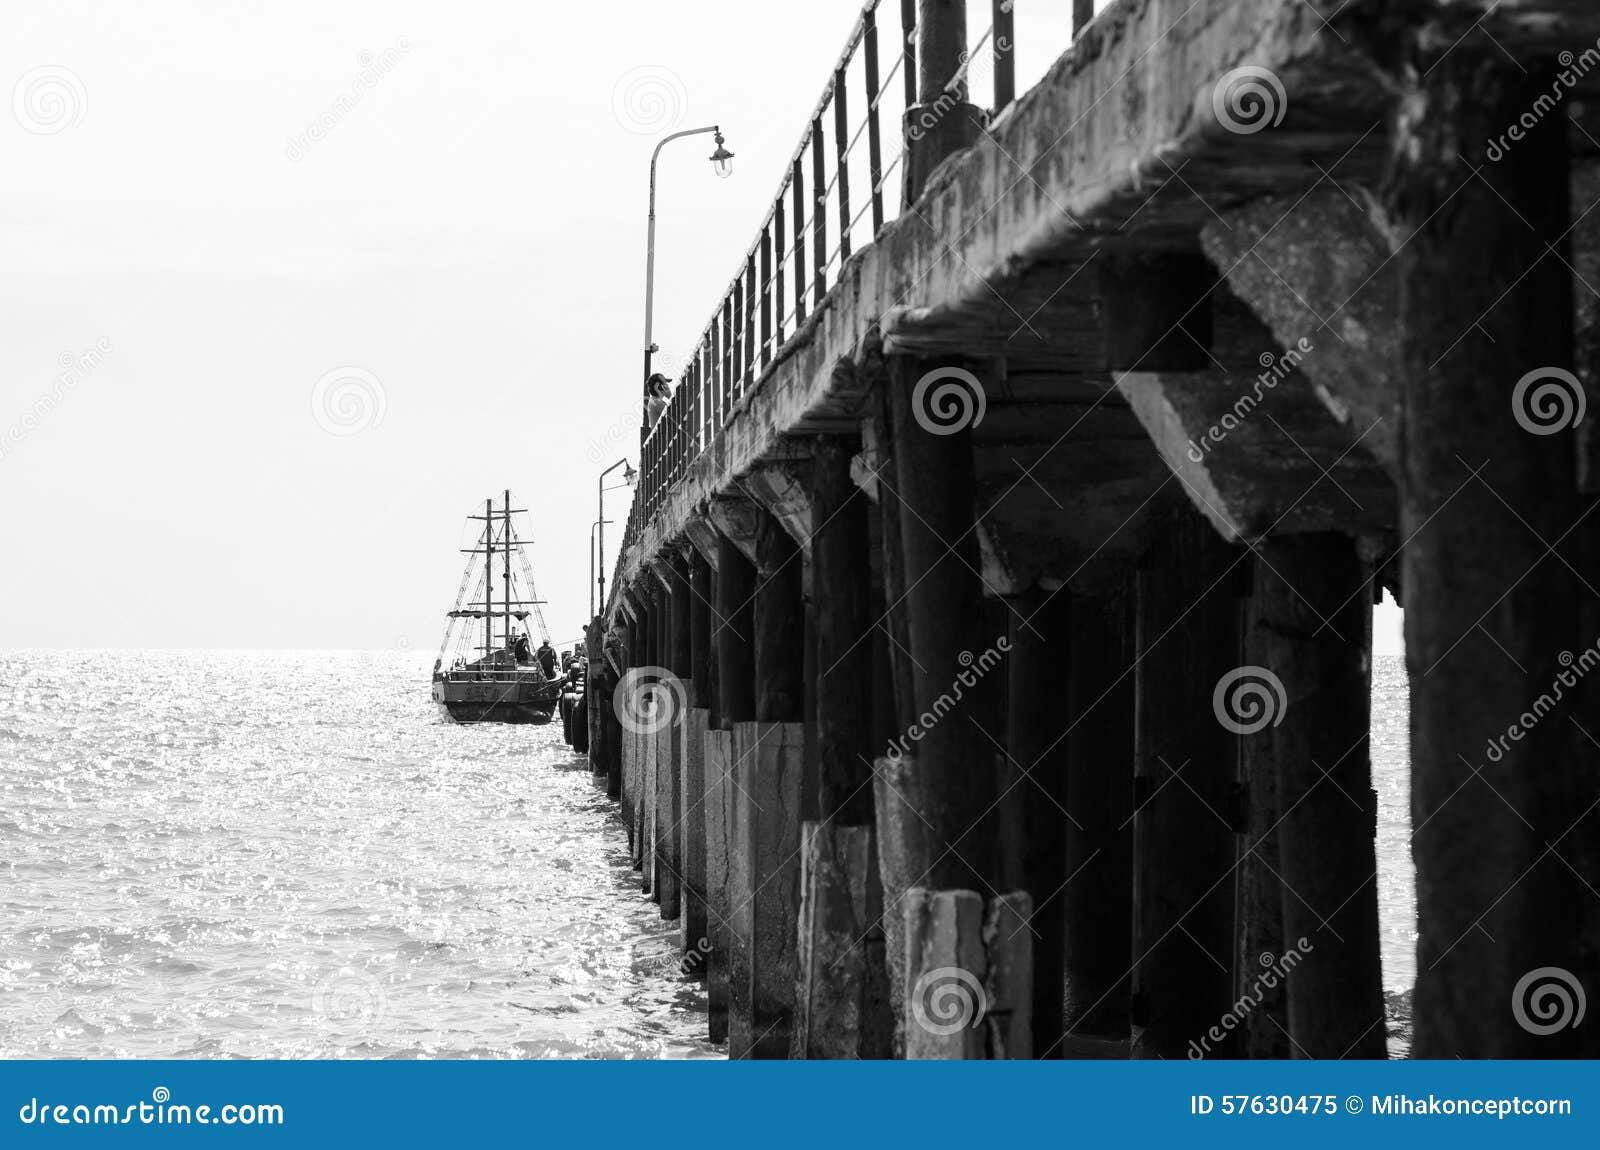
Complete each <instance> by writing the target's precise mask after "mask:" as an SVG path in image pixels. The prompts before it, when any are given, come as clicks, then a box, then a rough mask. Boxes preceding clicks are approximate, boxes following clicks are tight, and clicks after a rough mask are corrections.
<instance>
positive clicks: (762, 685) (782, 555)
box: [754, 512, 805, 723]
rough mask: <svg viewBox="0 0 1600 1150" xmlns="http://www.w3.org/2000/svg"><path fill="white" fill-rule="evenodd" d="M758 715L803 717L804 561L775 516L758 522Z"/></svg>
mask: <svg viewBox="0 0 1600 1150" xmlns="http://www.w3.org/2000/svg"><path fill="white" fill-rule="evenodd" d="M755 543H756V586H755V602H754V624H755V635H754V642H755V701H756V718H757V719H758V720H760V721H762V722H766V723H785V722H794V723H798V722H800V721H802V720H803V719H804V718H805V676H804V672H805V631H804V628H805V601H804V598H803V597H802V591H801V577H802V575H803V571H804V565H803V563H802V561H801V556H800V549H799V547H798V546H797V545H796V543H795V541H794V540H793V539H792V538H791V537H790V536H789V533H788V531H787V530H786V529H785V528H784V526H783V524H782V523H781V522H780V521H779V520H778V519H777V517H776V516H774V515H772V514H770V513H768V512H762V513H761V515H760V518H759V519H758V520H757V523H756V541H755Z"/></svg>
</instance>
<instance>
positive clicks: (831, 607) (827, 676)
mask: <svg viewBox="0 0 1600 1150" xmlns="http://www.w3.org/2000/svg"><path fill="white" fill-rule="evenodd" d="M858 446H859V444H858V443H857V441H856V440H854V439H853V438H846V437H844V436H836V435H824V436H819V437H818V439H817V441H816V454H815V456H814V457H813V460H812V475H811V503H812V514H813V516H814V519H815V522H816V523H817V524H818V529H817V531H816V533H815V534H814V535H813V536H812V542H811V551H812V567H813V571H814V576H813V577H814V579H815V581H816V586H817V587H818V588H820V589H821V592H820V593H819V594H818V595H817V596H816V599H815V604H816V617H817V624H816V649H817V657H816V661H817V758H818V762H819V767H820V769H819V784H820V785H819V795H820V798H819V805H820V815H821V817H822V818H823V819H825V820H829V821H831V822H833V823H835V824H836V825H839V826H852V827H855V826H871V825H872V820H873V802H872V768H871V752H872V746H871V742H870V734H869V731H870V726H871V721H872V711H871V708H872V691H871V683H872V645H871V643H870V642H869V641H868V638H867V636H868V635H869V634H870V632H871V630H872V624H873V619H872V617H871V608H870V604H869V594H870V590H871V582H872V572H871V562H870V561H869V558H868V542H869V540H868V536H867V499H866V496H865V495H863V494H862V493H861V491H860V490H859V489H858V488H857V487H856V486H855V484H853V483H852V482H851V481H850V460H851V458H852V457H853V456H854V455H855V453H856V449H857V447H858Z"/></svg>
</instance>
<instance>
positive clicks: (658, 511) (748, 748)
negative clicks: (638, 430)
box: [584, 0, 1600, 1059]
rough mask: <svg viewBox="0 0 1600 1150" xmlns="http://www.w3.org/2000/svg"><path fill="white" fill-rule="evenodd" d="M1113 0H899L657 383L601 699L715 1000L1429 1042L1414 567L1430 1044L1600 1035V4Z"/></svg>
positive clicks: (627, 783)
mask: <svg viewBox="0 0 1600 1150" xmlns="http://www.w3.org/2000/svg"><path fill="white" fill-rule="evenodd" d="M1018 7H1024V8H1025V5H1019V6H1018ZM1074 7H1075V9H1076V19H1075V21H1074V23H1073V25H1072V26H1070V27H1059V28H1044V27H1041V26H1039V25H1038V24H1037V23H1028V22H1027V20H1026V13H1025V12H1024V13H1015V12H1013V4H1012V2H1011V0H1003V2H999V3H994V4H993V5H992V6H990V5H983V6H982V10H981V11H980V9H979V5H978V4H976V3H973V4H965V3H962V2H960V0H902V2H901V3H900V4H898V5H896V4H893V3H876V2H873V3H868V4H867V5H866V7H865V8H864V9H863V10H862V13H861V15H860V17H859V19H858V21H857V23H856V25H855V27H854V28H853V29H851V30H850V31H849V33H848V35H847V36H846V37H845V43H844V47H843V50H842V52H841V54H840V56H839V57H838V59H837V60H836V61H834V62H832V65H831V68H830V67H829V62H828V61H819V62H818V80H819V87H820V89H821V96H820V99H819V101H818V103H817V105H816V107H815V110H814V112H813V114H812V116H811V118H810V119H809V121H807V122H805V123H803V124H797V125H795V127H796V128H797V129H800V130H799V143H798V145H797V147H796V150H795V152H794V159H793V163H792V166H791V169H790V171H789V173H788V175H787V176H786V178H785V179H784V181H783V183H782V186H780V187H779V188H778V189H777V190H776V192H775V194H774V196H773V198H772V200H771V207H770V211H769V212H768V215H767V216H766V218H765V219H764V220H759V221H756V220H752V221H750V225H751V227H752V229H753V234H752V236H750V237H748V243H746V244H745V245H744V248H743V250H744V255H743V258H742V259H734V258H733V257H736V256H737V254H738V253H737V251H736V250H735V247H736V245H735V244H730V262H731V263H732V264H733V267H732V269H731V270H733V271H734V273H735V274H734V277H733V279H732V281H731V283H730V285H729V287H728V289H727V291H726V293H725V294H724V296H723V297H722V298H721V299H720V300H707V301H706V302H707V313H708V316H709V319H708V322H707V324H706V326H705V328H704V330H703V331H702V333H701V334H700V336H699V337H698V339H697V340H696V342H695V343H694V345H693V347H692V350H691V351H690V353H689V354H688V355H686V356H685V357H683V365H682V370H681V372H680V373H679V375H678V378H677V379H676V380H675V381H674V383H675V387H674V390H673V393H672V396H671V400H670V403H669V404H668V406H667V407H666V410H665V411H664V412H662V413H661V415H660V417H659V418H658V419H657V420H656V421H655V422H654V423H653V425H648V426H646V427H645V428H644V429H643V431H642V438H641V457H640V458H641V466H640V479H639V486H638V489H637V491H636V494H635V498H634V503H633V510H632V513H631V515H630V517H629V519H628V521H627V524H626V528H625V532H624V536H623V541H622V546H621V552H620V556H619V559H618V562H617V566H616V570H615V573H614V577H613V579H612V581H611V583H610V586H609V591H608V594H607V597H606V600H605V602H604V603H603V604H602V605H601V607H600V611H599V613H598V615H597V616H596V618H595V619H594V621H593V624H592V627H591V629H590V633H589V637H588V643H589V653H590V658H589V677H588V688H587V689H588V693H589V694H588V700H587V714H586V717H587V724H588V727H587V730H586V731H585V732H584V736H585V737H586V739H587V743H586V745H587V749H588V753H589V756H590V762H591V764H592V768H593V771H594V773H595V775H596V777H597V779H603V780H604V783H605V785H606V787H607V788H608V792H609V794H610V795H611V797H613V798H614V799H616V800H617V801H618V803H619V804H620V809H621V814H622V818H623V820H624V822H625V823H626V825H627V828H628V833H629V842H630V845H631V848H632V851H633V861H634V866H635V868H636V869H637V870H638V871H639V874H640V886H641V891H642V893H643V894H644V896H646V897H648V898H650V899H652V900H653V901H655V902H656V903H658V904H659V906H660V913H661V915H662V917H663V918H664V919H669V920H676V921H677V922H678V923H679V924H680V929H681V939H682V949H683V954H684V967H683V968H684V970H685V972H686V973H688V974H691V975H692V976H694V977H702V978H704V979H705V980H706V985H707V992H708V997H709V1002H710V1017H709V1026H710V1031H711V1037H712V1038H714V1039H717V1040H722V1039H726V1040H727V1042H728V1053H729V1056H730V1057H732V1058H745V1057H750V1058H786V1057H792V1058H883V1057H904V1058H1083V1057H1105V1058H1190V1057H1196V1056H1199V1055H1201V1054H1203V1055H1205V1056H1208V1057H1252V1058H1255V1057H1259V1058H1289V1057H1294V1058H1330V1059H1337V1058H1383V1057H1385V1016H1384V1002H1383V993H1382V982H1381V977H1380V974H1381V972H1380V966H1379V936H1378V917H1377V916H1378V884H1377V867H1376V861H1375V853H1374V828H1375V819H1376V799H1375V795H1374V792H1373V789H1372V778H1371V768H1370V762H1369V752H1368V737H1369V725H1370V723H1369V712H1370V702H1369V700H1370V690H1371V607H1372V605H1373V604H1374V602H1375V601H1377V599H1378V598H1379V597H1380V596H1381V595H1382V593H1383V592H1385V591H1387V592H1389V593H1390V594H1392V595H1393V596H1394V597H1395V598H1396V599H1398V600H1399V601H1400V602H1401V603H1402V604H1403V606H1404V607H1405V610H1406V621H1405V627H1406V634H1405V640H1406V659H1407V668H1408V673H1409V679H1410V685H1411V749H1410V754H1411V763H1412V815H1413V818H1412V826H1413V834H1414V838H1413V854H1414V858H1415V863H1416V874H1417V896H1418V922H1417V930H1418V933H1419V942H1418V951H1417V970H1418V974H1417V983H1416V988H1415V998H1414V1026H1415V1034H1414V1047H1413V1053H1414V1054H1415V1055H1416V1056H1417V1057H1426V1058H1453V1057H1458V1056H1459V1057H1463V1058H1487V1057H1537V1058H1568V1057H1595V1056H1596V1055H1597V1054H1600V1027H1597V1026H1595V1025H1593V1024H1591V1025H1589V1026H1587V1027H1583V1026H1574V1025H1568V1026H1550V1025H1544V1024H1543V1022H1545V1021H1548V1019H1549V1017H1550V1015H1549V1013H1548V1009H1549V1007H1550V1005H1551V999H1550V997H1549V995H1550V994H1552V993H1555V994H1558V995H1559V994H1560V993H1564V994H1566V995H1567V996H1568V998H1569V999H1571V998H1573V997H1576V998H1577V1000H1578V1001H1579V1002H1581V1001H1582V1000H1583V996H1584V994H1585V987H1587V993H1589V994H1593V993H1595V992H1597V991H1600V893H1597V892H1600V690H1597V688H1600V683H1596V682H1591V681H1590V679H1591V676H1589V675H1588V672H1589V671H1590V670H1591V669H1592V667H1593V666H1595V665H1596V664H1600V592H1597V590H1596V587H1597V586H1600V516H1593V515H1591V512H1592V511H1593V509H1594V493H1595V491H1596V490H1597V489H1600V482H1597V480H1596V473H1595V469H1594V463H1595V461H1596V460H1597V458H1600V456H1597V454H1596V446H1595V443H1596V441H1595V439H1594V437H1593V435H1592V429H1593V427H1594V422H1593V417H1592V416H1591V418H1589V419H1585V418H1584V413H1585V412H1586V411H1587V410H1588V407H1589V406H1590V404H1589V399H1590V395H1589V390H1590V385H1591V384H1592V382H1593V380H1594V379H1595V378H1596V376H1595V368H1596V367H1597V365H1600V327H1597V324H1596V320H1597V316H1600V308H1597V301H1600V212H1597V211H1595V208H1596V200H1597V199H1600V48H1597V47H1596V45H1597V42H1600V10H1597V9H1596V8H1595V7H1594V6H1593V5H1592V4H1587V3H1579V2H1577V0H1498V2H1495V3H1490V2H1488V0H1416V2H1414V3H1405V4H1400V3H1379V2H1376V0H1118V2H1116V3H1113V4H1111V5H1109V6H1107V7H1105V8H1104V9H1103V10H1102V11H1101V12H1100V13H1099V14H1098V15H1093V16H1092V18H1091V13H1092V6H1091V5H1089V4H1085V3H1081V2H1080V3H1077V4H1075V5H1074ZM984 24H988V31H987V32H986V33H984V34H983V35H982V36H969V27H977V26H981V25H984ZM1028 35H1032V36H1035V37H1040V36H1043V37H1046V39H1047V40H1048V47H1049V50H1050V53H1051V54H1054V55H1055V56H1056V59H1055V62H1054V63H1053V64H1052V65H1051V66H1050V67H1049V68H1048V71H1047V72H1046V74H1045V76H1044V78H1043V80H1042V81H1040V82H1039V83H1037V84H1036V85H1034V86H1033V87H1032V88H1030V89H1028V90H1026V91H1017V84H1016V78H1015V48H1016V45H1017V43H1018V39H1017V38H1018V37H1020V36H1028ZM1580 381H1581V382H1580ZM1268 973H1270V974H1271V975H1272V978H1271V980H1270V982H1271V984H1270V986H1265V987H1264V986H1263V982H1264V977H1265V975H1266V974H1268ZM1552 988H1554V989H1552ZM1242 1004H1243V1005H1242ZM1580 1015H1581V1010H1580ZM1197 1052H1198V1053H1197Z"/></svg>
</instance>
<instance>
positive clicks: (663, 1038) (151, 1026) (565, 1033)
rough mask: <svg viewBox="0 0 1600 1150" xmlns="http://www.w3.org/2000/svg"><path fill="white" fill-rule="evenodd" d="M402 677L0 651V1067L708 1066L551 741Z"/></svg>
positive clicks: (605, 828) (346, 659)
mask: <svg viewBox="0 0 1600 1150" xmlns="http://www.w3.org/2000/svg"><path fill="white" fill-rule="evenodd" d="M430 665H431V656H428V657H426V658H424V657H422V656H420V655H418V654H416V653H413V652H400V651H396V652H390V653H378V654H358V653H348V652H340V653H330V652H254V651H252V652H218V651H150V652H130V651H111V652H10V653H7V654H5V655H0V684H3V686H0V692H3V693H0V704H6V705H5V706H4V707H3V708H0V845H3V850H0V1056H4V1057H29V1056H45V1057H48V1056H56V1057H62V1056H66V1057H97V1058H100V1057H134V1058H154V1057H178V1058H184V1057H203V1058H218V1057H235V1056H245V1057H284V1058H307V1057H361V1058H405V1057H452V1058H470V1057H557V1058H576V1057H591V1056H592V1057H614V1058H615V1057H695V1056H710V1055H716V1054H717V1053H718V1052H717V1050H716V1048H715V1047H712V1046H711V1045H710V1044H709V1043H707V1042H706V1041H704V1040H703V1038H702V1036H703V1035H704V1034H705V1032H706V1015H705V1003H704V994H703V991H702V989H701V986H700V985H698V984H696V983H695V982H693V981H692V980H689V979H685V978H683V977H682V976H681V974H680V973H679V971H678V968H677V964H676V937H675V932H674V928H673V926H672V924H668V923H663V922H662V921H661V919H660V914H659V910H658V908H657V907H655V906H654V905H653V904H651V903H650V902H648V901H647V900H645V899H644V898H642V897H641V896H640V894H639V885H638V881H637V876H636V875H634V874H633V872H632V870H631V868H630V866H629V864H628V861H627V849H626V838H625V834H624V831H623V828H622V826H621V824H620V823H619V822H618V821H617V818H616V815H615V814H614V810H615V804H610V803H608V802H607V800H606V798H605V794H604V790H603V788H596V786H595V785H594V783H593V782H592V781H591V775H590V773H589V770H588V767H587V763H586V762H585V761H584V760H582V759H580V758H579V757H578V756H576V755H574V754H572V752H571V751H570V749H569V748H567V747H566V746H565V744H563V743H562V741H561V730H560V725H559V724H556V725H554V726H549V727H510V726H498V725H486V726H473V727H462V726H457V725H455V724H453V723H449V722H448V721H445V720H444V719H443V718H442V717H441V716H440V715H439V714H438V713H437V712H436V710H435V709H434V707H433V704H432V703H431V702H430V701H429V698H428V667H429V666H430ZM8 696H9V697H8Z"/></svg>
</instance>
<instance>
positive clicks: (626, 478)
mask: <svg viewBox="0 0 1600 1150" xmlns="http://www.w3.org/2000/svg"><path fill="white" fill-rule="evenodd" d="M638 478H639V473H638V472H637V471H635V470H634V469H633V464H631V463H626V462H625V463H623V465H622V481H623V482H624V483H626V484H627V485H628V486H629V487H632V486H633V484H634V481H635V480H637V479H638Z"/></svg>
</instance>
